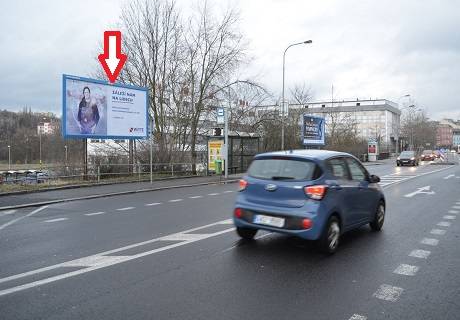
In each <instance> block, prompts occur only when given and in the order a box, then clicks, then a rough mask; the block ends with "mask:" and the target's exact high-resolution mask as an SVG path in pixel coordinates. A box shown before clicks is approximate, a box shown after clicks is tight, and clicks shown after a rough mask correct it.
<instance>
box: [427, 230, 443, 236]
mask: <svg viewBox="0 0 460 320" xmlns="http://www.w3.org/2000/svg"><path fill="white" fill-rule="evenodd" d="M430 233H431V234H436V235H438V236H443V235H445V234H446V230H441V229H433V230H431V231H430Z"/></svg>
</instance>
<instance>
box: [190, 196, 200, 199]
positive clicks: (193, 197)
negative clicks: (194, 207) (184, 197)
mask: <svg viewBox="0 0 460 320" xmlns="http://www.w3.org/2000/svg"><path fill="white" fill-rule="evenodd" d="M188 198H189V199H199V198H203V196H191V197H188Z"/></svg>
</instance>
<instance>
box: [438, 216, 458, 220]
mask: <svg viewBox="0 0 460 320" xmlns="http://www.w3.org/2000/svg"><path fill="white" fill-rule="evenodd" d="M442 218H443V219H447V220H455V219H456V218H457V217H456V216H444V217H442Z"/></svg>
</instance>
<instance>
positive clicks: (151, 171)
mask: <svg viewBox="0 0 460 320" xmlns="http://www.w3.org/2000/svg"><path fill="white" fill-rule="evenodd" d="M152 140H153V118H152V119H151V120H150V183H151V184H152V183H153V141H152Z"/></svg>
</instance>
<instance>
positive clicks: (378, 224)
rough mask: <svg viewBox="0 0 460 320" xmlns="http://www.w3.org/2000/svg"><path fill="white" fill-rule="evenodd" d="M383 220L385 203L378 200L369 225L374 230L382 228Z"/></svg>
mask: <svg viewBox="0 0 460 320" xmlns="http://www.w3.org/2000/svg"><path fill="white" fill-rule="evenodd" d="M384 222H385V205H384V204H383V202H380V203H379V205H378V206H377V210H376V211H375V216H374V220H373V221H372V222H371V223H369V225H370V227H371V229H372V230H374V231H380V230H382V227H383V223H384Z"/></svg>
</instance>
